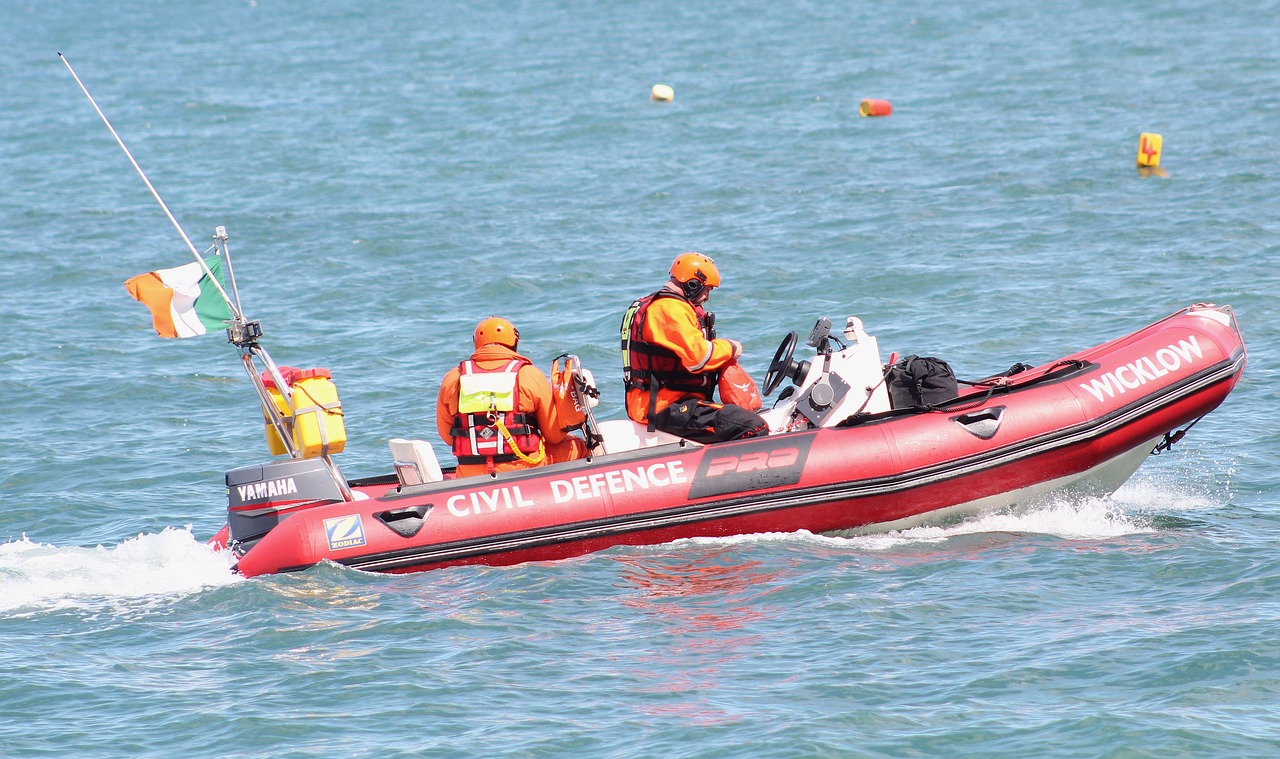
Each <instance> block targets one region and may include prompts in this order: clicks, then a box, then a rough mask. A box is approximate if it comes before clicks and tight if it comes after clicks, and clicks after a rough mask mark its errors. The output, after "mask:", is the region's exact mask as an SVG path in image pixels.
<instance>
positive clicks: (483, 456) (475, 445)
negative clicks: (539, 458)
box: [449, 358, 542, 465]
mask: <svg viewBox="0 0 1280 759" xmlns="http://www.w3.org/2000/svg"><path fill="white" fill-rule="evenodd" d="M529 365H530V363H529V361H527V360H525V359H523V358H516V359H512V360H511V361H508V362H507V363H506V364H505V365H504V366H500V367H498V368H496V369H485V368H482V367H481V366H479V365H478V364H476V362H474V361H470V360H467V361H463V362H462V363H461V364H459V365H458V413H457V414H455V415H454V417H453V427H452V428H451V429H450V430H449V434H450V435H452V436H453V455H454V456H456V457H457V458H458V463H459V464H486V463H487V464H490V465H492V464H495V463H503V462H507V461H515V460H516V458H517V457H516V454H515V453H514V452H513V451H512V449H511V447H510V444H509V443H508V441H507V439H506V437H504V436H503V435H502V432H501V431H500V430H499V429H498V420H499V419H501V420H502V423H503V425H504V426H505V427H506V428H507V431H508V432H509V433H510V434H511V442H512V443H514V444H515V446H516V447H517V448H518V449H519V450H520V451H521V452H523V453H527V454H533V453H537V451H538V447H539V445H540V444H541V442H542V434H541V432H540V431H539V430H538V423H537V418H536V417H535V416H534V415H533V414H528V413H524V412H521V411H516V403H517V402H518V401H519V398H520V368H521V367H523V366H529Z"/></svg>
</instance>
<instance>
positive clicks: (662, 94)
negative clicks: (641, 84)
mask: <svg viewBox="0 0 1280 759" xmlns="http://www.w3.org/2000/svg"><path fill="white" fill-rule="evenodd" d="M675 96H676V91H675V90H673V89H671V87H669V86H667V85H665V84H655V85H653V89H652V90H650V91H649V99H650V100H656V101H657V102H659V103H669V102H671V100H673V99H674V98H675Z"/></svg>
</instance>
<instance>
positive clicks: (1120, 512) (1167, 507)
mask: <svg viewBox="0 0 1280 759" xmlns="http://www.w3.org/2000/svg"><path fill="white" fill-rule="evenodd" d="M1221 503H1222V501H1219V500H1216V499H1214V498H1213V497H1212V496H1211V495H1208V494H1206V493H1203V492H1197V491H1196V490H1194V489H1192V488H1190V487H1187V486H1182V485H1178V484H1171V483H1169V482H1167V481H1158V480H1155V479H1154V478H1150V479H1144V478H1142V477H1141V476H1139V477H1135V478H1134V479H1133V480H1131V481H1129V482H1127V483H1126V484H1124V485H1123V486H1121V487H1120V489H1119V490H1117V491H1116V492H1115V493H1113V494H1112V495H1110V496H1108V497H1105V498H1065V497H1064V498H1059V499H1055V500H1053V501H1050V502H1047V503H1042V504H1039V505H1036V506H1025V507H1019V508H1014V509H1011V510H1007V511H999V512H992V513H987V514H978V515H974V516H971V517H968V518H965V519H963V520H962V521H957V522H954V523H950V524H945V525H925V526H920V527H912V528H908V529H903V530H894V531H891V532H886V533H878V534H870V535H857V534H855V535H841V536H826V535H814V534H812V533H808V532H803V531H801V532H799V533H770V534H768V535H739V536H733V537H725V538H694V539H692V540H693V541H694V542H706V543H720V544H723V543H733V542H751V541H760V540H783V541H787V540H796V539H797V537H800V538H801V539H803V540H812V541H818V542H821V543H826V544H835V545H839V546H842V547H844V548H850V547H852V548H854V549H856V550H865V551H888V550H894V549H899V548H903V547H907V546H911V545H920V544H934V543H942V542H945V541H947V540H949V539H952V538H956V537H960V536H964V535H980V534H983V533H1016V534H1025V535H1049V536H1054V537H1059V538H1063V539H1065V540H1100V539H1107V538H1116V537H1122V536H1125V535H1139V534H1145V533H1156V532H1160V531H1161V527H1160V515H1163V514H1168V513H1169V512H1178V513H1185V512H1194V511H1201V510H1204V509H1209V508H1214V507H1217V506H1219V505H1221Z"/></svg>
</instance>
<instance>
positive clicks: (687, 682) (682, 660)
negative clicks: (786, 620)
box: [614, 546, 787, 725]
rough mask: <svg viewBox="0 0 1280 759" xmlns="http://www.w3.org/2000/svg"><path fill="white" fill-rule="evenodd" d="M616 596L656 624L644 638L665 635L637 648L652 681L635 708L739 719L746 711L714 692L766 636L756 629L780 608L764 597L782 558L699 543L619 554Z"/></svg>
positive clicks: (720, 720)
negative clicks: (775, 561) (772, 561)
mask: <svg viewBox="0 0 1280 759" xmlns="http://www.w3.org/2000/svg"><path fill="white" fill-rule="evenodd" d="M614 559H615V560H616V561H617V562H619V563H620V564H621V565H622V571H621V573H620V575H619V577H620V579H621V581H622V583H621V590H622V591H623V593H622V594H621V596H620V597H619V599H618V600H619V602H620V603H621V605H622V606H623V607H625V608H626V609H628V610H631V611H633V612H637V613H638V614H639V615H640V616H639V617H638V618H633V619H631V620H630V623H631V624H632V625H635V626H650V625H655V626H657V628H658V629H656V630H652V631H646V632H647V634H646V635H645V636H644V638H645V639H649V640H652V639H653V638H654V637H655V635H657V636H661V640H660V643H658V644H655V645H654V646H653V647H652V648H650V649H649V650H646V651H638V652H637V655H636V656H635V658H634V660H633V662H632V664H633V665H634V666H635V668H636V674H637V675H639V676H641V677H643V678H644V679H645V680H646V681H647V684H646V685H643V686H641V687H638V688H636V689H635V690H636V692H637V693H638V694H641V695H642V696H643V697H642V698H640V699H637V702H638V704H640V705H639V706H638V709H639V710H640V711H641V712H642V713H643V714H645V715H647V716H649V717H654V718H661V719H669V718H672V717H678V718H683V719H685V720H687V721H688V722H689V723H691V724H695V725H718V724H726V723H732V722H736V721H738V720H740V719H744V718H745V716H746V715H745V714H743V713H741V712H739V711H738V710H737V709H736V708H732V707H730V706H728V705H726V704H723V703H717V701H718V700H719V699H718V698H717V693H718V691H719V689H720V688H721V686H722V684H723V683H725V682H726V681H728V680H730V679H731V674H732V672H733V671H735V670H736V669H738V668H740V663H741V662H742V661H743V660H745V659H748V658H750V657H751V656H752V654H753V652H754V651H755V650H756V649H757V647H759V646H760V645H762V644H764V643H766V642H767V641H766V638H765V636H764V635H762V634H761V633H760V632H757V631H756V630H757V629H758V628H759V627H760V626H761V624H762V623H767V622H768V621H770V620H772V619H774V618H777V617H779V616H780V615H781V613H782V611H783V609H782V607H781V606H778V607H775V606H772V605H770V604H769V603H767V602H765V599H766V598H767V597H768V596H770V595H771V594H773V593H775V592H777V591H779V590H781V589H782V588H783V585H784V582H785V581H786V579H787V578H786V576H785V573H784V572H783V571H780V570H779V568H778V567H777V566H770V565H766V564H764V563H763V562H761V561H759V560H756V559H749V558H745V557H744V554H743V552H742V551H740V550H737V547H735V546H725V547H722V548H716V547H714V546H705V547H701V550H698V551H687V550H686V551H678V552H673V553H670V554H661V555H656V554H648V553H646V554H632V555H620V556H616V557H614Z"/></svg>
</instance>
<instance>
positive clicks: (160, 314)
mask: <svg viewBox="0 0 1280 759" xmlns="http://www.w3.org/2000/svg"><path fill="white" fill-rule="evenodd" d="M204 263H205V265H206V266H208V267H209V271H211V272H213V273H214V275H215V276H217V278H218V282H219V283H222V284H223V289H224V290H225V289H226V281H227V278H226V275H224V274H223V273H222V259H221V258H219V257H217V256H213V257H211V258H206V259H205V260H204ZM124 286H125V287H126V288H128V289H129V294H130V295H132V296H133V297H135V298H137V299H138V300H139V301H141V302H142V304H143V305H145V306H146V307H147V308H149V309H151V323H152V325H153V326H154V327H155V328H156V333H157V334H159V335H160V337H195V336H196V335H203V334H204V333H206V332H208V331H209V330H211V329H223V328H224V327H226V326H227V323H229V322H230V321H231V309H230V308H229V307H228V306H227V302H226V301H225V300H223V298H222V295H221V293H219V292H218V288H217V287H216V286H215V285H214V284H213V281H212V280H211V279H210V278H209V275H208V274H206V273H205V271H204V269H203V268H201V267H200V264H198V263H195V262H192V263H189V264H187V265H186V266H179V267H177V268H174V269H160V270H159V271H152V272H147V273H146V274H139V275H138V276H136V277H133V278H131V279H128V280H126V281H125V283H124Z"/></svg>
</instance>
